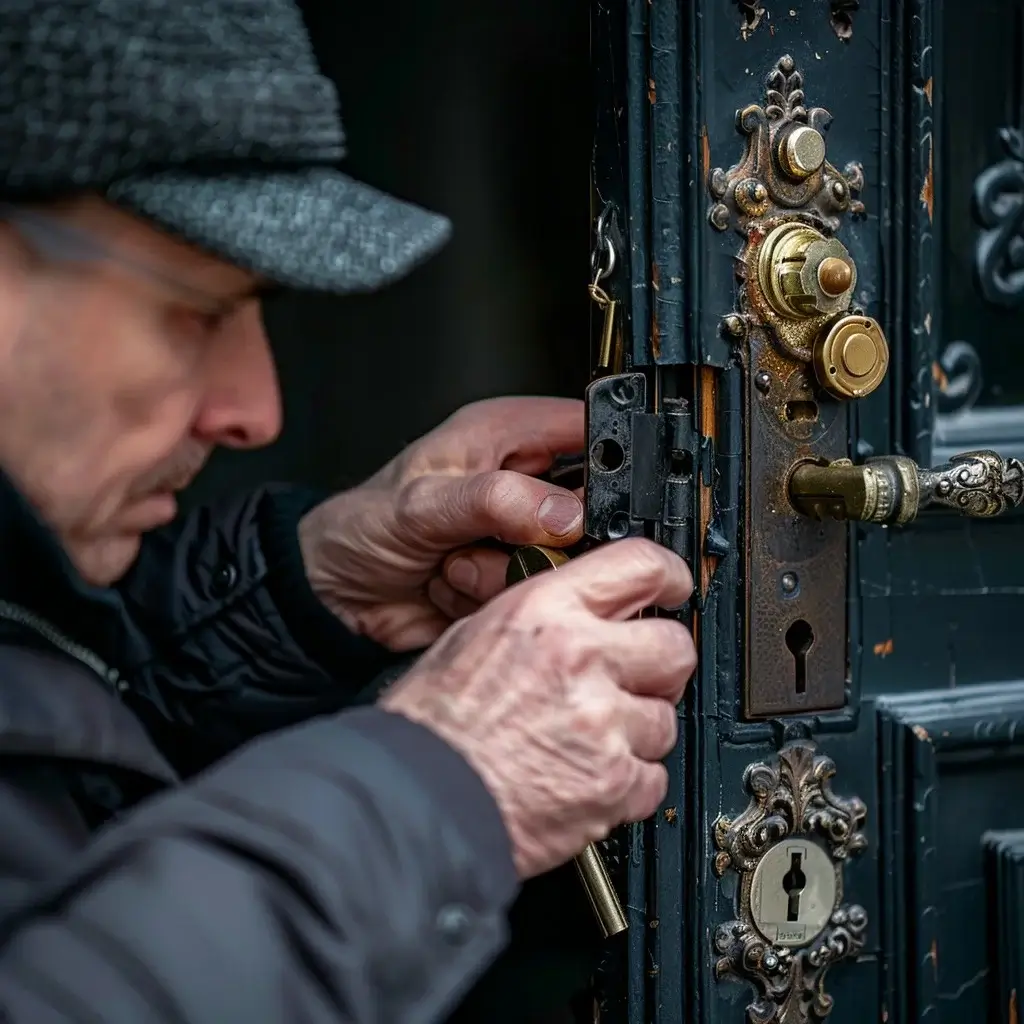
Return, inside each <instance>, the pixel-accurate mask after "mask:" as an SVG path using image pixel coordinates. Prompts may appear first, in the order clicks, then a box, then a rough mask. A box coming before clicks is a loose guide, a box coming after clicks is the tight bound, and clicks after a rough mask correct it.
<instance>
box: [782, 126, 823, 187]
mask: <svg viewBox="0 0 1024 1024" xmlns="http://www.w3.org/2000/svg"><path fill="white" fill-rule="evenodd" d="M824 162H825V140H824V139H823V138H822V136H821V132H819V131H817V130H816V129H814V128H809V127H808V126H807V125H800V126H799V127H798V128H794V129H793V130H792V131H791V132H789V133H788V134H787V135H786V137H785V138H784V139H783V140H782V145H781V146H779V163H781V164H782V168H783V170H784V171H785V172H786V173H787V174H788V175H789V176H790V177H791V178H795V179H796V180H797V181H803V180H804V179H805V178H809V177H810V176H811V175H812V174H814V172H815V171H817V170H819V169H820V168H821V165H822V164H823V163H824Z"/></svg>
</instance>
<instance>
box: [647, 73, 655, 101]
mask: <svg viewBox="0 0 1024 1024" xmlns="http://www.w3.org/2000/svg"><path fill="white" fill-rule="evenodd" d="M647 102H648V103H650V105H651V106H652V107H653V106H654V104H655V103H657V102H658V89H657V87H656V86H655V84H654V79H653V78H648V79H647Z"/></svg>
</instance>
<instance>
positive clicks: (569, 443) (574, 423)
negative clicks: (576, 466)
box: [445, 397, 586, 474]
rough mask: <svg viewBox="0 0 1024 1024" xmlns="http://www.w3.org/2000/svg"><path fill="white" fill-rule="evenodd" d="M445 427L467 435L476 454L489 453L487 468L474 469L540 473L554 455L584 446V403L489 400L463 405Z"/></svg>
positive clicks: (520, 398)
mask: <svg viewBox="0 0 1024 1024" xmlns="http://www.w3.org/2000/svg"><path fill="white" fill-rule="evenodd" d="M445 429H446V430H450V431H452V432H460V433H465V435H466V436H467V438H468V439H469V441H472V448H473V450H474V451H478V452H480V453H481V454H482V453H483V452H487V453H488V455H487V456H486V458H487V459H488V460H489V462H490V464H488V465H484V464H479V465H476V466H472V465H471V466H468V467H467V468H469V469H471V470H473V469H475V470H477V471H481V470H492V469H510V470H515V471H516V472H519V473H528V474H533V473H542V472H544V470H546V469H547V468H548V467H549V466H550V465H551V463H552V462H554V460H555V457H556V456H557V455H566V454H571V453H572V452H578V451H580V450H581V449H582V448H584V447H585V444H586V442H585V439H584V438H585V432H586V426H585V410H584V404H583V402H582V401H580V400H579V399H576V398H546V397H509V398H490V399H486V400H484V401H482V402H474V403H473V404H472V405H467V406H464V407H463V408H462V409H460V410H459V411H458V412H456V413H455V414H454V415H452V416H451V417H450V418H449V420H448V421H447V424H446V425H445ZM466 447H467V448H468V447H470V446H469V445H468V444H467V446H466Z"/></svg>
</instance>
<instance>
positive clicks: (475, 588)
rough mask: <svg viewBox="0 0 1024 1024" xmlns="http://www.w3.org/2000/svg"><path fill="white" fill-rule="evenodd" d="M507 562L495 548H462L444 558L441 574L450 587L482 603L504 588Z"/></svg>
mask: <svg viewBox="0 0 1024 1024" xmlns="http://www.w3.org/2000/svg"><path fill="white" fill-rule="evenodd" d="M508 562H509V556H508V555H507V554H505V552H504V551H498V550H497V549H495V548H464V549H462V550H461V551H454V552H452V554H450V555H449V556H448V557H447V558H446V559H445V562H444V566H443V568H442V575H443V578H444V580H445V582H446V583H447V584H448V585H449V586H450V587H451V588H452V589H453V590H456V591H458V592H459V593H460V594H464V595H465V596H466V597H471V598H472V599H473V600H474V601H477V602H478V603H480V604H483V603H484V602H485V601H490V599H491V598H492V597H495V596H496V595H497V594H500V593H501V591H503V590H504V589H505V574H506V573H507V572H508Z"/></svg>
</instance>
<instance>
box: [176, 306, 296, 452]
mask: <svg viewBox="0 0 1024 1024" xmlns="http://www.w3.org/2000/svg"><path fill="white" fill-rule="evenodd" d="M222 331H223V333H222V334H221V335H219V336H218V337H217V338H216V339H215V340H211V345H212V346H213V348H212V350H211V352H210V354H209V360H208V362H207V364H206V370H207V379H206V385H207V386H206V395H205V399H204V401H203V404H202V407H201V409H200V410H199V415H198V416H197V417H196V421H195V424H194V427H193V430H194V433H195V434H196V436H197V437H199V438H201V439H202V440H204V441H207V442H209V443H211V444H215V445H222V446H223V447H226V448H259V447H261V446H263V445H266V444H270V443H271V442H272V441H274V440H275V439H276V438H277V436H278V434H280V432H281V419H282V412H281V391H280V388H279V387H278V381H277V369H276V367H275V366H274V357H273V354H272V353H271V351H270V343H269V341H268V340H267V334H266V331H265V330H264V329H263V319H262V315H261V311H260V305H259V303H258V302H257V301H255V300H254V301H252V302H250V303H247V304H246V306H245V307H244V308H243V309H241V310H239V312H238V313H237V315H235V316H234V317H232V318H231V320H230V321H229V322H228V323H226V324H225V325H224V326H223V328H222Z"/></svg>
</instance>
